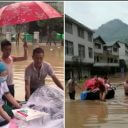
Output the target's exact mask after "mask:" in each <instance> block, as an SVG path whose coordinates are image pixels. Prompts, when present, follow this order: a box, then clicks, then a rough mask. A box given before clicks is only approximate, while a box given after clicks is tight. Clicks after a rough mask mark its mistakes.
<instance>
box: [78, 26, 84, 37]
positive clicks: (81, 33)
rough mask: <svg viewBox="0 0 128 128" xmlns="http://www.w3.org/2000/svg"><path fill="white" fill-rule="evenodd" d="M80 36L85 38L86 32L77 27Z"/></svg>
mask: <svg viewBox="0 0 128 128" xmlns="http://www.w3.org/2000/svg"><path fill="white" fill-rule="evenodd" d="M77 31H78V36H79V37H81V38H84V30H83V29H82V28H80V27H77Z"/></svg>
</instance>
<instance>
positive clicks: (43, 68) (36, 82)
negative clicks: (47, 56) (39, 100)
mask: <svg viewBox="0 0 128 128" xmlns="http://www.w3.org/2000/svg"><path fill="white" fill-rule="evenodd" d="M11 49H12V44H11V42H10V41H8V40H6V39H5V40H3V41H1V52H2V55H1V59H0V126H1V125H3V124H6V123H8V122H10V121H11V119H12V117H13V113H12V111H11V110H12V108H14V107H15V108H21V104H20V103H19V102H17V101H16V100H15V98H14V97H15V89H14V88H15V86H14V83H13V64H14V62H17V61H24V60H27V58H28V46H27V43H26V42H25V43H24V45H23V49H24V50H23V51H24V55H23V56H21V57H16V56H12V55H11ZM32 59H33V62H32V63H30V64H29V65H28V66H27V67H26V68H25V73H24V74H25V79H24V80H25V99H26V101H27V100H28V99H29V97H30V96H31V95H32V93H33V92H34V91H35V90H37V89H38V88H39V87H41V86H42V85H45V78H46V76H47V75H49V76H50V77H51V78H52V80H53V81H54V83H55V84H56V85H57V86H58V87H59V88H61V89H62V90H63V86H62V84H61V82H60V81H59V79H58V78H57V77H56V75H55V72H54V70H53V67H52V66H51V65H50V64H49V63H48V62H45V61H43V59H44V50H43V49H42V48H41V47H38V48H35V49H34V50H33V53H32ZM1 117H2V118H3V119H5V121H4V122H2V123H1V121H2V120H1Z"/></svg>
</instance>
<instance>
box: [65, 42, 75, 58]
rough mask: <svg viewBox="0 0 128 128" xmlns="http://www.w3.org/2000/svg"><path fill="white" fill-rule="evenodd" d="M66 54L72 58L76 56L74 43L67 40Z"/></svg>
mask: <svg viewBox="0 0 128 128" xmlns="http://www.w3.org/2000/svg"><path fill="white" fill-rule="evenodd" d="M65 54H66V55H70V56H73V55H74V50H73V42H71V41H67V40H65Z"/></svg>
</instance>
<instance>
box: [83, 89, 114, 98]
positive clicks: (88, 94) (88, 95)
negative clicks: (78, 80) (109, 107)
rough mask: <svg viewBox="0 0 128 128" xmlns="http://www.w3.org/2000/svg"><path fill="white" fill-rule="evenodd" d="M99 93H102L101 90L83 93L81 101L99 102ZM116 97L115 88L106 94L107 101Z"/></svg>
mask: <svg viewBox="0 0 128 128" xmlns="http://www.w3.org/2000/svg"><path fill="white" fill-rule="evenodd" d="M99 93H100V91H99V90H97V91H96V92H93V91H83V92H81V94H80V99H81V100H98V99H100V96H99ZM114 96H115V88H113V87H112V88H109V89H108V92H107V94H106V99H111V98H114Z"/></svg>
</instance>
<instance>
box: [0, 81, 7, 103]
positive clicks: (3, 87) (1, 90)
mask: <svg viewBox="0 0 128 128" xmlns="http://www.w3.org/2000/svg"><path fill="white" fill-rule="evenodd" d="M7 92H9V89H8V86H7V83H6V81H5V82H2V83H0V105H3V104H4V101H3V99H2V97H3V95H4V94H5V93H7Z"/></svg>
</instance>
